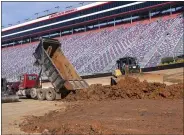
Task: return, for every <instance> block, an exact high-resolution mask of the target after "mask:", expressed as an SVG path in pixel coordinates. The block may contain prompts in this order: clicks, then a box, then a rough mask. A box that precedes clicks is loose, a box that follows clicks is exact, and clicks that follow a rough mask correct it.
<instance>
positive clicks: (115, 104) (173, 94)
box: [19, 77, 183, 134]
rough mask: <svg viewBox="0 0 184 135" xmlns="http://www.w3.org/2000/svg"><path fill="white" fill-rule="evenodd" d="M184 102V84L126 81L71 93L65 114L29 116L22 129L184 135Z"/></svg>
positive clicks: (61, 132) (33, 131)
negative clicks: (183, 106)
mask: <svg viewBox="0 0 184 135" xmlns="http://www.w3.org/2000/svg"><path fill="white" fill-rule="evenodd" d="M182 98H183V84H174V85H170V86H166V85H165V84H162V83H148V82H146V81H143V82H140V81H139V80H138V79H135V78H130V77H125V78H124V79H121V80H120V81H119V83H118V84H117V85H115V86H108V85H107V86H102V85H101V84H95V85H91V86H90V87H89V88H88V89H84V90H78V91H76V92H75V93H74V92H73V93H70V94H69V95H68V96H67V97H66V98H65V99H64V101H66V102H65V103H66V104H67V109H66V110H65V111H59V110H57V111H51V112H49V113H47V114H45V115H44V116H29V117H27V118H26V119H25V120H24V122H22V123H21V124H20V125H19V126H20V128H21V130H23V131H25V132H28V133H35V132H38V133H43V134H119V133H126V134H127V133H128V134H129V133H133V134H150V133H151V134H153V133H154V134H166V133H169V134H182V133H183V126H182V125H183V115H182ZM130 99H134V100H130ZM138 99H139V100H138ZM152 99H158V100H152ZM168 99H172V100H168ZM176 99H177V100H176ZM68 101H75V102H68ZM99 101H100V102H99Z"/></svg>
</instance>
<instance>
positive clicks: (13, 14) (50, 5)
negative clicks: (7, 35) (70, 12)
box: [2, 2, 92, 27]
mask: <svg viewBox="0 0 184 135" xmlns="http://www.w3.org/2000/svg"><path fill="white" fill-rule="evenodd" d="M79 3H80V2H2V26H4V27H7V26H8V24H17V23H18V22H19V21H20V22H23V21H25V19H28V18H34V17H36V15H35V13H39V14H38V15H45V14H46V12H43V11H45V10H47V9H50V12H52V11H63V10H67V9H66V7H68V6H71V5H73V7H76V6H81V5H80V4H79ZM87 3H92V2H86V4H87ZM57 6H59V7H60V8H59V9H57V8H55V7H57Z"/></svg>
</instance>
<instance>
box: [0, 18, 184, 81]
mask: <svg viewBox="0 0 184 135" xmlns="http://www.w3.org/2000/svg"><path fill="white" fill-rule="evenodd" d="M183 21H184V20H183V18H182V17H181V15H177V14H174V15H171V16H164V17H160V18H153V19H152V20H151V21H149V20H144V21H138V22H133V23H132V24H122V25H119V26H116V27H110V28H105V29H99V30H93V31H88V32H84V33H80V34H74V35H69V36H63V37H61V38H60V39H59V40H60V42H61V44H62V45H61V48H62V50H63V51H64V54H65V55H66V57H67V58H68V59H69V60H70V61H71V63H72V64H73V65H74V67H75V68H76V69H77V71H78V72H79V74H81V75H85V74H94V73H104V72H111V71H112V70H113V69H114V68H115V67H116V65H115V64H116V60H117V59H119V58H121V57H124V56H132V57H137V59H138V61H139V62H140V64H141V66H142V67H150V66H156V65H158V64H159V62H160V60H161V58H162V57H165V56H177V55H181V54H183V36H184V35H183V30H184V28H183V27H182V26H183ZM36 46H37V43H35V44H27V45H20V46H15V47H8V48H3V49H2V77H5V76H6V77H8V78H11V79H13V80H16V79H17V76H19V75H20V74H22V73H39V68H37V67H34V66H33V62H34V58H33V56H32V53H33V52H34V49H35V47H36Z"/></svg>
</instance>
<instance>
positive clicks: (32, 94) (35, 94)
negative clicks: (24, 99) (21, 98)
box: [30, 88, 37, 99]
mask: <svg viewBox="0 0 184 135" xmlns="http://www.w3.org/2000/svg"><path fill="white" fill-rule="evenodd" d="M30 95H31V98H32V99H36V98H37V89H35V88H32V89H31V90H30Z"/></svg>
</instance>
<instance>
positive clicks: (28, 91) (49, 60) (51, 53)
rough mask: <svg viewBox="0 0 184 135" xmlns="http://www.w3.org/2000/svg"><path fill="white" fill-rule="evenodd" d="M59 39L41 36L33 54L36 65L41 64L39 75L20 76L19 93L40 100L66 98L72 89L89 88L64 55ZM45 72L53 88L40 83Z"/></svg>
mask: <svg viewBox="0 0 184 135" xmlns="http://www.w3.org/2000/svg"><path fill="white" fill-rule="evenodd" d="M60 46H61V44H60V42H59V41H58V40H55V39H47V38H40V43H39V44H38V46H37V48H36V49H35V52H34V53H33V56H34V57H35V59H36V60H35V63H34V65H35V66H39V67H40V68H41V71H40V73H39V75H36V74H24V75H23V76H21V78H20V80H21V81H20V85H19V90H18V91H17V94H18V95H24V96H26V97H31V98H34V99H39V100H45V99H47V100H49V101H51V100H55V99H61V98H64V97H65V96H66V95H67V94H68V93H69V92H70V91H73V90H77V89H84V88H87V87H88V86H89V85H88V84H87V82H86V81H85V80H83V79H82V78H81V77H80V76H79V75H78V74H77V72H76V70H75V68H74V67H73V65H72V64H71V63H70V62H69V61H68V59H67V58H66V57H65V56H64V53H63V52H62V50H61V48H60ZM42 72H44V73H45V75H46V76H47V77H48V80H49V81H50V82H51V84H52V85H53V88H47V89H43V88H41V87H39V86H41V85H38V84H39V82H40V81H39V78H40V76H41V73H42Z"/></svg>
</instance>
